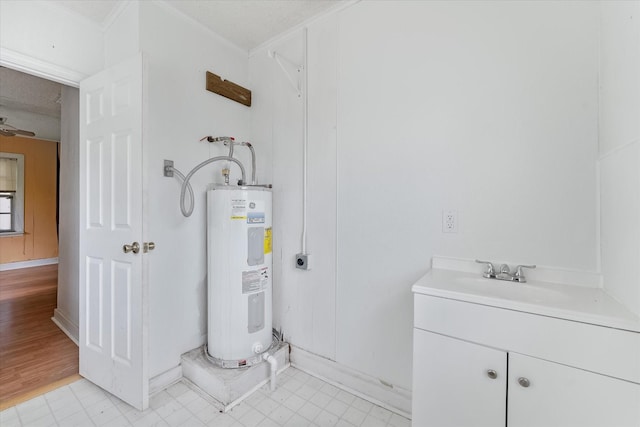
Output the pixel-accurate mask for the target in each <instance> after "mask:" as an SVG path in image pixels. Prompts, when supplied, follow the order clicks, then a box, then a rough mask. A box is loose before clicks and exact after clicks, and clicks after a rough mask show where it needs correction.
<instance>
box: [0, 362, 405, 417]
mask: <svg viewBox="0 0 640 427" xmlns="http://www.w3.org/2000/svg"><path fill="white" fill-rule="evenodd" d="M410 424H411V423H410V421H409V420H408V419H406V418H403V417H401V416H399V415H397V414H394V413H392V412H390V411H388V410H386V409H384V408H381V407H379V406H376V405H374V404H372V403H370V402H367V401H366V400H363V399H361V398H359V397H356V396H354V395H352V394H350V393H347V392H345V391H343V390H340V389H338V388H336V387H334V386H332V385H331V384H327V383H325V382H323V381H321V380H319V379H317V378H315V377H312V376H310V375H307V374H306V373H304V372H302V371H299V370H297V369H295V368H289V369H287V370H285V371H284V372H282V373H281V374H279V375H278V388H277V389H276V390H275V391H274V392H271V391H269V389H268V386H265V387H263V388H262V389H260V390H258V391H257V392H255V393H254V394H253V395H251V396H250V397H249V398H248V399H246V400H245V401H243V402H242V403H240V404H239V405H238V406H236V407H235V408H233V409H232V410H231V411H229V412H228V413H227V414H221V413H220V412H218V411H217V410H216V409H215V408H214V407H213V406H212V405H211V404H210V403H209V402H207V401H206V400H205V399H203V398H202V397H201V396H200V395H199V394H197V393H196V392H194V391H193V390H191V389H190V388H189V387H187V386H186V385H185V384H183V383H178V384H175V385H173V386H171V387H169V388H168V389H166V390H164V391H162V392H160V393H158V394H156V395H155V396H153V397H152V398H151V403H150V407H149V409H147V410H146V411H144V412H139V411H137V410H135V409H133V408H132V407H130V406H129V405H127V404H126V403H124V402H122V401H121V400H120V399H118V398H116V397H114V396H112V395H110V394H109V393H106V392H104V391H103V390H102V389H100V388H98V387H96V386H95V385H93V384H92V383H90V382H89V381H87V380H80V381H77V382H75V383H72V384H70V385H68V386H64V387H62V388H59V389H57V390H54V391H51V392H49V393H47V394H45V395H43V396H39V397H36V398H35V399H32V400H29V401H27V402H24V403H22V404H20V405H18V406H16V407H13V408H9V409H6V410H4V411H2V412H0V426H2V427H13V426H22V427H27V426H29V427H31V426H34V427H48V426H62V427H66V426H78V427H85V426H109V427H120V426H135V427H147V426H185V427H199V426H212V427H227V426H234V427H255V426H260V427H277V426H291V427H304V426H341V427H353V426H364V427H378V426H380V427H408V426H410Z"/></svg>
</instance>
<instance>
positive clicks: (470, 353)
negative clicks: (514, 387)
mask: <svg viewBox="0 0 640 427" xmlns="http://www.w3.org/2000/svg"><path fill="white" fill-rule="evenodd" d="M413 331H414V335H413V404H412V418H413V421H412V425H413V427H484V426H486V427H497V426H504V425H505V421H506V410H507V408H506V405H507V389H506V381H507V354H506V353H505V352H504V351H500V350H495V349H492V348H489V347H484V346H481V345H477V344H471V343H468V342H466V341H462V340H458V339H455V338H450V337H447V336H444V335H439V334H435V333H432V332H427V331H423V330H421V329H414V330H413Z"/></svg>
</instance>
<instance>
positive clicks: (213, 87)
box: [207, 71, 251, 107]
mask: <svg viewBox="0 0 640 427" xmlns="http://www.w3.org/2000/svg"><path fill="white" fill-rule="evenodd" d="M207 90H208V91H210V92H213V93H217V94H218V95H221V96H224V97H225V98H229V99H231V100H233V101H236V102H239V103H240V104H242V105H246V106H247V107H251V91H250V90H249V89H245V88H243V87H242V86H240V85H237V84H235V83H233V82H230V81H229V80H224V79H222V78H221V77H220V76H218V75H216V74H213V73H211V72H209V71H207Z"/></svg>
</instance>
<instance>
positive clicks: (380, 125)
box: [250, 1, 598, 389]
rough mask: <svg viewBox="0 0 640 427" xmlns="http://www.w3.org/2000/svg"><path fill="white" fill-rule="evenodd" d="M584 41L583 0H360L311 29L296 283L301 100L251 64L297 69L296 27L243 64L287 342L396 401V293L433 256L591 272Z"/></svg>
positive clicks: (407, 297)
mask: <svg viewBox="0 0 640 427" xmlns="http://www.w3.org/2000/svg"><path fill="white" fill-rule="evenodd" d="M597 33H598V4H597V3H590V2H571V3H569V2H562V3H560V2H527V3H524V2H381V1H379V2H360V3H357V4H356V5H354V6H352V7H349V8H347V9H344V10H342V11H340V12H338V13H337V14H335V15H333V16H329V17H326V18H324V19H322V20H320V21H316V22H314V23H313V24H311V25H310V26H309V40H310V44H309V45H310V47H309V62H310V65H309V73H310V89H309V92H310V111H311V117H310V140H309V143H310V147H309V151H310V157H309V162H310V164H309V173H310V178H309V180H310V195H309V198H310V204H313V203H315V204H313V205H312V208H310V209H309V225H310V227H312V228H311V229H310V233H309V242H310V243H309V251H310V252H312V253H313V259H314V260H318V261H319V264H318V263H315V265H314V270H313V271H311V272H307V273H305V272H299V271H295V270H294V268H293V261H292V258H293V256H294V255H295V253H296V252H297V251H298V250H299V229H300V219H299V218H300V215H301V213H300V212H301V209H300V206H301V199H300V197H301V196H300V180H299V176H300V166H299V163H300V153H301V152H300V138H301V136H300V135H301V134H300V132H301V128H300V125H299V124H300V119H301V115H300V109H301V103H300V102H296V100H295V96H293V97H292V95H291V93H290V91H288V92H287V90H286V89H287V87H288V83H287V82H286V81H285V80H284V77H283V76H282V73H281V72H280V70H279V69H278V68H277V65H275V64H274V63H273V61H270V62H269V61H267V60H266V59H264V58H265V57H266V52H265V50H266V49H268V48H271V49H274V50H276V51H280V49H282V50H283V51H284V52H283V53H285V52H287V53H288V54H289V55H290V56H291V59H293V60H296V61H299V60H300V58H301V57H302V53H301V52H302V47H301V46H300V43H301V38H302V32H298V33H296V34H292V35H291V37H290V38H289V39H286V40H284V41H280V42H274V43H273V44H272V45H271V46H268V47H265V48H264V49H261V50H258V51H256V52H253V54H252V57H251V58H250V68H251V76H252V84H253V85H254V87H255V90H256V92H259V91H265V92H268V93H270V95H271V96H273V97H274V101H273V104H272V108H271V112H266V108H265V111H264V113H260V112H259V111H258V110H256V111H254V115H253V116H252V120H253V122H254V123H258V125H257V126H258V128H259V129H260V130H262V131H264V132H268V130H269V128H270V127H269V124H270V125H271V126H272V128H273V131H272V135H271V136H270V137H271V138H272V139H273V146H274V152H273V156H274V158H273V164H274V172H273V173H274V175H273V181H274V185H275V193H276V195H278V194H279V197H277V198H276V202H275V207H274V211H275V212H274V217H275V218H276V220H275V221H276V224H279V227H282V229H281V230H276V236H279V239H276V240H274V242H275V243H274V244H275V245H276V250H275V251H274V252H275V253H274V255H275V256H276V257H275V259H276V261H274V263H275V268H276V272H275V273H276V276H275V277H276V281H275V282H274V283H275V288H276V289H275V294H274V295H275V298H276V301H274V307H277V309H276V311H277V312H279V313H280V316H279V317H277V318H276V322H280V325H281V326H282V327H283V328H284V330H285V333H287V332H289V334H288V337H289V339H290V341H291V342H292V343H293V344H294V345H298V346H300V347H303V348H305V349H307V350H309V351H312V352H314V353H316V354H320V355H323V356H325V357H329V358H331V359H333V360H335V361H337V362H338V363H340V364H343V365H346V366H347V367H350V368H353V369H355V370H357V371H361V372H363V373H365V374H368V375H371V376H373V377H376V378H379V379H381V380H382V381H384V382H386V383H391V384H393V385H395V386H400V387H402V388H406V389H410V388H411V369H410V366H411V359H412V358H411V327H412V298H411V292H410V286H411V284H412V283H413V281H415V280H416V279H417V278H418V277H419V276H420V275H421V274H422V273H423V272H424V271H426V269H427V268H428V266H429V260H430V258H431V257H432V256H433V255H436V254H437V255H444V256H452V257H461V258H476V257H477V258H487V259H491V260H495V261H510V262H519V263H535V264H540V265H547V266H554V267H560V268H567V269H576V270H587V271H596V270H597V268H598V264H597V263H598V255H597V254H598V245H597V192H596V182H597V174H596V159H597V150H598V148H597V93H598V90H597V44H598V42H597ZM274 69H275V71H274ZM267 74H268V75H269V78H270V79H271V81H265V79H266V77H265V76H266V75H267ZM269 86H270V87H269ZM263 114H267V115H269V114H270V115H271V116H270V117H269V118H268V119H265V118H264V115H263ZM267 123H269V124H267ZM334 128H336V129H335V130H334ZM285 166H286V168H287V169H286V170H283V169H282V168H284V167H285ZM445 209H456V210H458V213H459V220H460V224H459V228H460V230H459V232H458V233H457V234H443V233H442V225H441V218H442V211H443V210H445ZM279 215H281V217H280V219H278V216H279ZM284 227H286V229H285V228H284ZM274 228H277V227H276V226H275V225H274ZM278 257H279V259H278ZM280 325H279V326H280Z"/></svg>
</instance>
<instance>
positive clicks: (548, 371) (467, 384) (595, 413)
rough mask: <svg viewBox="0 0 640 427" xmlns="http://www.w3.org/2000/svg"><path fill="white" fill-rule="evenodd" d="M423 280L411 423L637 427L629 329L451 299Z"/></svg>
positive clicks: (635, 366) (417, 289) (638, 365)
mask: <svg viewBox="0 0 640 427" xmlns="http://www.w3.org/2000/svg"><path fill="white" fill-rule="evenodd" d="M428 279H429V280H426V281H425V280H423V281H422V282H419V283H418V284H416V285H414V287H413V291H414V293H415V296H414V348H413V408H412V419H413V421H412V424H413V426H414V427H447V426H451V427H454V426H455V427H465V426H470V427H482V426H487V427H489V426H490V427H498V426H500V427H502V426H507V427H572V426H575V427H640V333H638V331H637V330H636V329H633V328H634V326H633V324H631V330H625V329H619V328H615V327H610V326H602V325H597V324H590V323H584V322H579V321H576V320H573V319H572V320H566V319H563V318H560V317H555V316H548V315H541V314H540V313H531V312H527V311H522V310H514V309H510V308H509V302H507V303H505V304H504V305H503V306H496V305H490V304H493V301H489V300H487V299H483V300H479V299H478V300H474V299H473V297H469V298H468V300H465V298H467V297H466V296H465V295H463V294H462V293H456V290H455V289H454V290H453V291H452V292H451V297H449V295H447V294H446V292H445V291H444V290H443V289H442V287H440V288H438V289H433V288H430V287H429V285H430V283H431V282H430V280H431V281H432V279H433V277H432V276H431V277H430V278H428ZM506 285H507V286H509V284H506ZM432 294H437V295H432ZM487 303H490V304H487Z"/></svg>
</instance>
